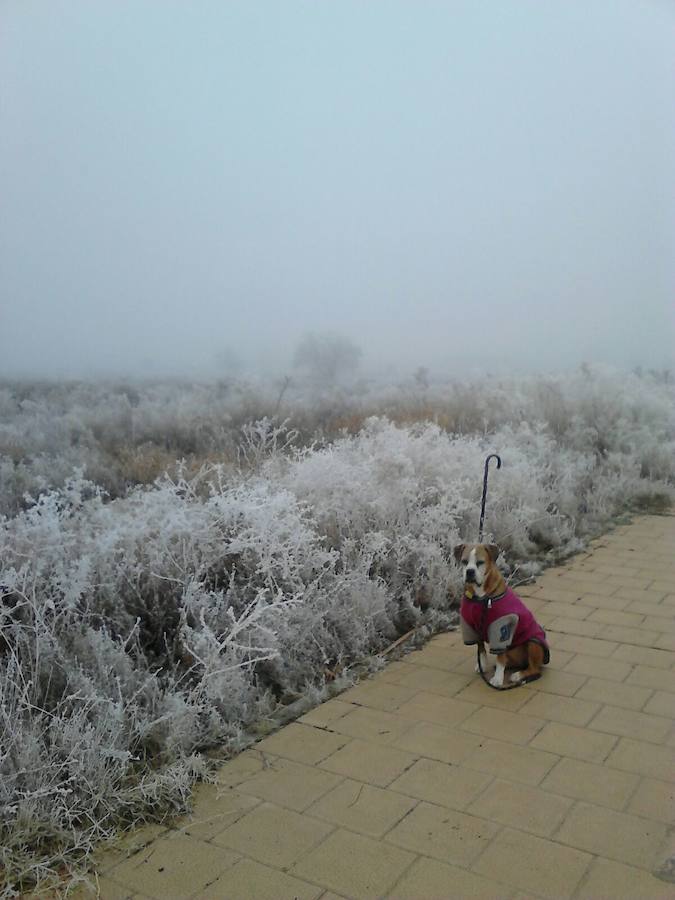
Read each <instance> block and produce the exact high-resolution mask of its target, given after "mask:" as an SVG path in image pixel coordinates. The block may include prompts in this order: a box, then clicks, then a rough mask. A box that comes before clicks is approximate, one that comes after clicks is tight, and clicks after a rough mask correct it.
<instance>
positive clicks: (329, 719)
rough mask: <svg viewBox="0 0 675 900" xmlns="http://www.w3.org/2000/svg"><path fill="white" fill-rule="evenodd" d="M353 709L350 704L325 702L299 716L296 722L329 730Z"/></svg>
mask: <svg viewBox="0 0 675 900" xmlns="http://www.w3.org/2000/svg"><path fill="white" fill-rule="evenodd" d="M353 709H354V707H353V706H352V705H351V703H345V702H344V700H338V699H333V700H327V701H326V702H325V703H322V704H321V705H320V706H317V707H316V708H315V709H310V711H309V712H308V713H305V715H304V716H300V718H299V719H298V722H300V723H301V724H303V725H314V726H315V727H317V728H330V726H331V725H332V723H333V722H335V721H336V720H337V719H341V718H342V716H346V715H347V713H348V712H351V711H352V710H353Z"/></svg>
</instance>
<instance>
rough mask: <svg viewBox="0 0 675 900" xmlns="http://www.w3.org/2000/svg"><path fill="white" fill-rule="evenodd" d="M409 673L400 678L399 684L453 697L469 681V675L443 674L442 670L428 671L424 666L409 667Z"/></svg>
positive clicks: (416, 689)
mask: <svg viewBox="0 0 675 900" xmlns="http://www.w3.org/2000/svg"><path fill="white" fill-rule="evenodd" d="M410 668H411V670H412V671H411V672H406V673H405V674H403V675H401V676H400V680H399V684H401V685H402V686H403V687H406V688H410V689H411V690H414V691H415V692H417V691H426V692H427V693H431V694H443V695H444V696H446V697H454V696H455V694H457V693H458V692H459V691H461V690H462V688H464V687H466V685H467V684H469V682H470V681H471V676H470V675H462V674H460V673H459V672H445V671H444V670H443V669H429V668H427V667H426V666H410Z"/></svg>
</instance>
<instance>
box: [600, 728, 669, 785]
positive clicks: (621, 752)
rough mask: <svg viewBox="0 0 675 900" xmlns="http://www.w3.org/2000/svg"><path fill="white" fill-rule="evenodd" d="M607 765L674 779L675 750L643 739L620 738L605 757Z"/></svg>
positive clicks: (650, 775) (665, 778) (664, 778)
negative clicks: (648, 742)
mask: <svg viewBox="0 0 675 900" xmlns="http://www.w3.org/2000/svg"><path fill="white" fill-rule="evenodd" d="M607 765H608V766H614V767H615V768H616V769H623V771H625V772H637V773H638V775H647V776H649V777H651V778H657V779H663V780H666V781H675V752H674V751H673V750H672V749H671V748H670V747H659V746H658V745H657V744H647V743H646V742H645V741H634V740H631V739H630V738H625V737H622V738H620V739H619V743H618V744H617V745H616V747H615V748H614V750H612V752H611V753H610V755H609V756H608V757H607Z"/></svg>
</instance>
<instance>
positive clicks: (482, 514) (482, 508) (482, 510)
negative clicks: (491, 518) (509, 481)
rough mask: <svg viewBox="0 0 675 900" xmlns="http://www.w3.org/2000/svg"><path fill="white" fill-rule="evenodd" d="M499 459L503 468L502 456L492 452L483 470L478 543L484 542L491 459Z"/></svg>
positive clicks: (498, 462)
mask: <svg viewBox="0 0 675 900" xmlns="http://www.w3.org/2000/svg"><path fill="white" fill-rule="evenodd" d="M491 459H496V460H497V468H498V469H501V467H502V459H501V456H498V455H497V454H496V453H491V454H490V455H489V456H488V458H487V459H486V460H485V470H484V472H483V499H482V500H481V505H480V525H479V526H478V543H479V544H480V543H482V541H483V522H484V520H485V499H486V497H487V483H488V469H489V467H490V460H491Z"/></svg>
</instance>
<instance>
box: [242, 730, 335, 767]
mask: <svg viewBox="0 0 675 900" xmlns="http://www.w3.org/2000/svg"><path fill="white" fill-rule="evenodd" d="M341 721H342V719H338V722H341ZM348 740H349V738H347V737H345V736H344V735H342V734H336V733H335V732H333V731H326V730H324V729H322V728H314V727H313V726H312V725H301V724H299V723H298V722H292V723H291V724H290V725H286V727H285V728H282V729H281V730H280V731H277V732H276V734H272V735H270V737H268V738H265V740H264V741H260V743H259V744H256V748H257V749H258V750H259V751H260V752H262V753H271V754H272V755H273V756H283V757H284V758H285V759H293V760H295V762H300V763H307V765H310V766H313V765H316V763H319V762H321V760H322V759H325V758H326V757H327V756H330V755H331V753H334V752H335V751H336V750H339V749H340V747H344V745H345V744H346V743H347V741H348Z"/></svg>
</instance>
